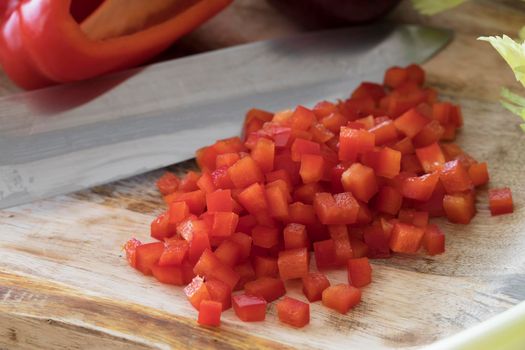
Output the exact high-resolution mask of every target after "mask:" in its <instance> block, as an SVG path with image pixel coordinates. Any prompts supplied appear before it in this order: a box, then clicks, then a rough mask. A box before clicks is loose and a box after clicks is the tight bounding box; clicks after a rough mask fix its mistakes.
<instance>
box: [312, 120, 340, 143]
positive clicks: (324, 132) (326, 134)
mask: <svg viewBox="0 0 525 350" xmlns="http://www.w3.org/2000/svg"><path fill="white" fill-rule="evenodd" d="M310 132H311V133H312V139H313V141H315V142H317V143H325V142H327V141H329V140H331V139H333V138H334V137H335V134H334V133H333V132H332V131H330V130H328V128H326V127H325V126H324V125H323V124H321V123H316V124H314V125H313V126H312V128H311V129H310Z"/></svg>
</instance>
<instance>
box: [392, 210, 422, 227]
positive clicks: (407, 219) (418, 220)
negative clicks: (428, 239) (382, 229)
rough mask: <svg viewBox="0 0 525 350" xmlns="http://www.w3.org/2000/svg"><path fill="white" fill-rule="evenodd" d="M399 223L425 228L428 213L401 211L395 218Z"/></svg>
mask: <svg viewBox="0 0 525 350" xmlns="http://www.w3.org/2000/svg"><path fill="white" fill-rule="evenodd" d="M397 218H398V219H399V221H401V222H402V223H405V224H412V225H414V226H417V227H422V228H425V227H426V226H427V224H428V212H426V211H415V210H413V209H401V210H400V211H399V215H398V216H397Z"/></svg>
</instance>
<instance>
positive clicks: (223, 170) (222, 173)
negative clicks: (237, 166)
mask: <svg viewBox="0 0 525 350" xmlns="http://www.w3.org/2000/svg"><path fill="white" fill-rule="evenodd" d="M228 169H230V167H227V166H222V167H220V168H217V169H215V170H214V171H213V172H212V173H211V174H210V176H211V178H212V180H213V185H214V186H215V187H216V188H222V189H228V188H234V187H235V185H234V184H233V182H232V180H231V177H230V174H229V172H228Z"/></svg>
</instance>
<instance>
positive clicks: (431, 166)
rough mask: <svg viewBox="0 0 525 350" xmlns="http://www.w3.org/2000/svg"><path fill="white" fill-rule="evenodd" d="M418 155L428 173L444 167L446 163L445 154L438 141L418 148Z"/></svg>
mask: <svg viewBox="0 0 525 350" xmlns="http://www.w3.org/2000/svg"><path fill="white" fill-rule="evenodd" d="M416 156H417V158H418V159H419V163H421V166H422V167H423V170H424V171H425V172H426V173H431V172H433V171H434V170H439V169H441V168H442V167H443V164H445V155H444V154H443V152H442V151H441V147H439V145H438V144H437V143H433V144H431V145H429V146H426V147H422V148H416Z"/></svg>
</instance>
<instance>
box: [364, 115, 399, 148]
mask: <svg viewBox="0 0 525 350" xmlns="http://www.w3.org/2000/svg"><path fill="white" fill-rule="evenodd" d="M368 131H370V132H371V133H372V134H374V135H375V144H376V146H382V145H385V144H387V143H390V142H392V141H395V140H397V138H398V134H397V128H396V127H395V125H394V123H393V122H392V120H390V118H388V120H386V121H384V122H382V123H380V124H377V125H376V126H374V127H373V128H371V129H370V130H368Z"/></svg>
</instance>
